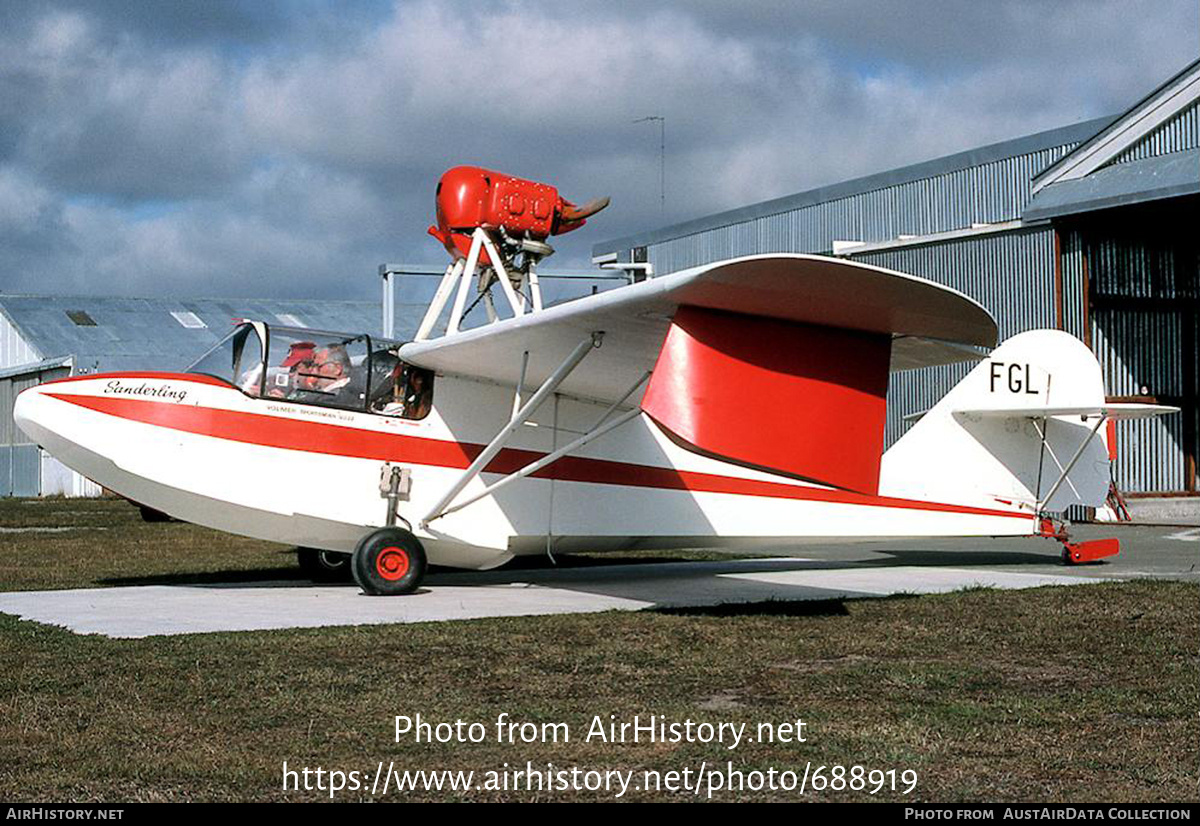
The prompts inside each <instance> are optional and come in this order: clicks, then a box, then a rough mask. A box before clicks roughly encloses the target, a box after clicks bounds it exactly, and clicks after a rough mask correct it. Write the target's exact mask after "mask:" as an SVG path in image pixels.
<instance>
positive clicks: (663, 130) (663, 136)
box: [634, 115, 667, 224]
mask: <svg viewBox="0 0 1200 826" xmlns="http://www.w3.org/2000/svg"><path fill="white" fill-rule="evenodd" d="M655 120H656V121H658V201H659V220H660V221H662V223H664V224H665V223H666V222H667V119H666V118H665V117H663V116H662V115H647V116H646V117H644V118H638V119H637V120H635V121H634V123H646V122H647V121H655Z"/></svg>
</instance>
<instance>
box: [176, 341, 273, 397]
mask: <svg viewBox="0 0 1200 826" xmlns="http://www.w3.org/2000/svg"><path fill="white" fill-rule="evenodd" d="M187 372H189V373H203V374H204V375H206V376H212V377H214V378H218V379H221V380H222V381H227V382H229V383H230V384H232V385H234V386H235V387H239V388H241V390H242V392H244V393H249V394H250V395H251V396H257V395H258V394H259V392H260V390H261V385H262V342H261V341H259V337H258V331H257V330H255V329H254V325H253V324H249V323H246V324H242V325H241V326H239V327H238V328H237V329H236V330H234V331H233V332H232V333H230V334H229V335H227V336H225V338H223V339H221V341H219V342H218V343H217V345H216V346H215V347H213V348H212V349H211V350H209V351H208V352H207V353H205V354H204V355H202V356H201V357H200V358H198V359H196V361H195V362H193V363H192V365H191V366H190V367H188V368H187Z"/></svg>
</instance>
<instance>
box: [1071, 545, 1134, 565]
mask: <svg viewBox="0 0 1200 826" xmlns="http://www.w3.org/2000/svg"><path fill="white" fill-rule="evenodd" d="M1120 552H1121V540H1119V539H1116V538H1113V539H1093V540H1090V541H1088V542H1063V562H1065V563H1067V564H1068V565H1082V564H1085V563H1088V562H1095V561H1096V560H1099V559H1104V558H1105V557H1108V556H1116V555H1117V554H1119V553H1120Z"/></svg>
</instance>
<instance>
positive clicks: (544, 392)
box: [421, 332, 645, 528]
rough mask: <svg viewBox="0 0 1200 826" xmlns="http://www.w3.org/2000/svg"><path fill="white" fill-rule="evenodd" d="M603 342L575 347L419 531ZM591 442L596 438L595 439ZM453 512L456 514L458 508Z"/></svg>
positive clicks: (597, 337) (596, 339) (593, 338)
mask: <svg viewBox="0 0 1200 826" xmlns="http://www.w3.org/2000/svg"><path fill="white" fill-rule="evenodd" d="M603 340H604V333H602V332H594V333H592V334H591V335H590V336H588V337H587V338H585V339H584V340H583V341H581V342H579V344H578V345H576V347H575V349H574V350H572V351H571V354H570V355H569V356H567V358H566V360H565V361H563V363H562V364H560V365H559V366H558V369H556V370H555V371H554V372H553V373H551V374H550V376H549V377H548V378H547V379H546V381H544V382H543V383H542V386H541V387H539V388H538V389H537V392H535V393H534V394H533V395H532V396H530V398H529V401H527V402H525V404H524V405H523V406H522V407H521V409H520V410H518V411H517V412H516V414H514V415H513V417H512V418H511V419H509V421H508V424H506V425H505V426H504V427H503V428H502V429H501V430H500V432H499V433H497V434H496V435H495V437H494V438H493V439H492V441H491V442H489V443H488V446H487V447H485V448H484V449H483V452H482V453H480V454H479V455H478V456H476V457H475V461H473V462H471V465H470V467H468V468H467V469H466V470H464V471H463V474H462V476H460V477H459V479H458V481H457V482H455V483H454V485H452V486H451V488H450V490H448V491H446V495H445V496H443V497H442V498H441V499H439V500H438V503H437V504H436V505H434V506H433V508H431V509H430V511H429V513H427V514H426V515H425V517H424V518H423V519H422V520H421V527H422V528H424V527H426V526H428V525H429V523H430V522H432V521H433V520H435V519H438V518H439V517H442V516H445V515H446V514H447V513H448V511H447V509H446V506H447V505H449V504H450V503H451V502H452V501H454V497H455V496H458V494H459V493H461V492H462V490H463V488H465V487H466V486H467V485H468V483H470V481H471V480H472V479H474V478H475V477H476V476H478V475H479V473H480V471H482V470H483V469H484V467H486V466H487V464H488V462H490V461H492V459H494V458H495V457H496V454H497V453H499V452H500V449H501V448H503V447H504V445H505V443H506V442H507V441H508V439H509V437H510V436H512V434H513V433H514V432H515V431H516V429H517V428H518V427H520V426H521V425H522V424H524V423H525V422H526V421H527V420H528V419H529V417H530V416H532V415H533V414H534V413H536V412H537V410H538V408H539V407H541V406H542V403H543V402H544V401H546V399H547V398H549V397H550V394H551V393H553V392H554V391H555V390H557V389H558V386H559V385H560V384H562V383H563V381H564V380H565V379H566V378H567V376H569V375H570V374H571V371H572V370H574V369H575V368H576V367H577V366H579V362H581V361H583V359H584V357H585V356H587V354H588V353H590V352H591V351H592V350H594V349H596V348H598V347H599V346H600V344H601V342H603ZM644 380H645V379H644V378H643V381H644ZM638 384H639V385H640V384H641V382H640V381H639V382H638ZM635 389H637V388H636V387H634V388H631V389H630V391H629V392H630V393H632V392H633V391H634V390H635ZM627 397H628V396H627ZM615 406H616V405H614V407H615ZM606 415H607V414H606ZM610 429H611V428H610ZM596 435H599V434H596ZM592 438H595V436H593V437H592ZM477 498H478V497H477ZM472 501H474V500H472ZM455 510H457V508H456V509H455Z"/></svg>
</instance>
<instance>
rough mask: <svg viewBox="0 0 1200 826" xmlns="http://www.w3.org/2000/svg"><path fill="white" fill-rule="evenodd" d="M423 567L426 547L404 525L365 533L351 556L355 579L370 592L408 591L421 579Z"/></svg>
mask: <svg viewBox="0 0 1200 826" xmlns="http://www.w3.org/2000/svg"><path fill="white" fill-rule="evenodd" d="M425 567H426V561H425V549H424V548H423V547H422V546H421V542H420V540H418V539H417V538H416V537H415V536H413V535H412V533H411V532H410V531H407V530H405V529H404V528H395V527H393V528H380V529H379V530H377V531H373V532H371V533H369V534H367V535H366V536H364V537H363V538H362V540H360V541H359V543H358V546H357V547H356V548H355V549H354V554H353V555H352V556H351V558H350V570H351V571H352V572H353V574H354V581H355V582H357V583H358V586H359V587H360V588H362V590H363V593H364V594H368V595H370V596H393V595H397V594H411V593H412V592H413V591H415V590H416V589H417V587H418V586H419V585H420V584H421V580H422V579H424V577H425Z"/></svg>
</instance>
